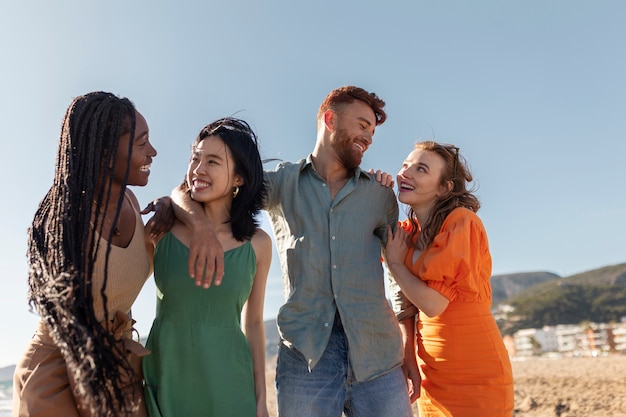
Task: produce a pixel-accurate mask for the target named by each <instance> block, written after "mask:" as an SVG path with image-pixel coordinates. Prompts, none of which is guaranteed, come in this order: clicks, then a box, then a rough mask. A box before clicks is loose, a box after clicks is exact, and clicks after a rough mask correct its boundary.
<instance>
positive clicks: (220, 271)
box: [172, 186, 224, 288]
mask: <svg viewBox="0 0 626 417" xmlns="http://www.w3.org/2000/svg"><path fill="white" fill-rule="evenodd" d="M172 202H173V204H172V207H173V209H174V214H175V215H176V218H177V219H178V220H180V221H181V222H182V223H184V224H185V225H187V226H188V227H189V229H190V230H191V241H190V243H189V259H188V261H187V266H188V268H189V276H191V278H194V279H195V280H196V285H197V286H202V287H204V288H209V287H210V286H211V281H212V282H213V283H214V284H215V285H220V284H221V283H222V278H223V277H224V249H223V248H222V245H221V244H220V242H219V241H218V240H217V237H216V236H215V229H214V226H213V225H212V224H211V223H210V222H209V221H208V219H207V217H206V216H205V215H204V213H203V212H202V205H201V204H200V203H198V202H196V201H194V200H192V199H191V197H190V196H189V193H186V192H184V191H183V190H182V188H181V186H178V187H176V188H174V190H173V191H172Z"/></svg>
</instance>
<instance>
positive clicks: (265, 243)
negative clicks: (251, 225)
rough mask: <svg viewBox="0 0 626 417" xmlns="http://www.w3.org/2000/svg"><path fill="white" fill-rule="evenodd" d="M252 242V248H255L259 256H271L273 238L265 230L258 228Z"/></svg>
mask: <svg viewBox="0 0 626 417" xmlns="http://www.w3.org/2000/svg"><path fill="white" fill-rule="evenodd" d="M250 242H251V243H252V247H253V248H254V252H255V253H256V254H257V256H260V255H263V256H267V255H268V254H269V255H270V256H271V253H272V238H271V237H270V235H269V234H268V233H267V232H266V231H265V230H263V229H261V228H257V229H256V232H254V235H253V236H252V239H250Z"/></svg>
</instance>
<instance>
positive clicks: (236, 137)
mask: <svg viewBox="0 0 626 417" xmlns="http://www.w3.org/2000/svg"><path fill="white" fill-rule="evenodd" d="M209 136H218V137H219V138H220V139H221V140H222V141H223V142H224V144H225V145H226V146H228V148H229V149H230V153H231V155H232V158H233V161H234V162H235V174H237V175H240V176H241V177H242V178H243V185H241V186H240V187H239V193H238V194H237V197H236V198H234V199H233V202H232V206H231V211H230V219H229V222H230V223H231V228H232V231H233V236H234V237H235V239H237V240H239V241H243V240H246V239H250V238H251V237H252V235H254V233H255V231H256V229H257V227H258V226H259V222H258V221H257V218H256V217H257V214H258V213H259V212H260V210H261V209H262V208H263V199H264V197H265V193H266V189H265V183H264V182H263V162H262V161H261V156H260V154H259V144H258V139H257V136H256V134H255V133H254V131H253V130H252V128H251V127H250V125H248V123H247V122H245V121H244V120H241V119H237V118H234V117H224V118H221V119H218V120H216V121H214V122H212V123H210V124H208V125H206V126H205V127H203V128H202V130H201V131H200V133H199V134H198V137H197V138H196V141H195V145H196V146H197V145H198V143H200V141H202V140H204V139H206V138H207V137H209Z"/></svg>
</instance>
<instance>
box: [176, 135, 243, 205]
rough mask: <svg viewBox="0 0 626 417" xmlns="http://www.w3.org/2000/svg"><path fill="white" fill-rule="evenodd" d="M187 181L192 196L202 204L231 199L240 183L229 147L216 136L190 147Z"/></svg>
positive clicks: (241, 182)
mask: <svg viewBox="0 0 626 417" xmlns="http://www.w3.org/2000/svg"><path fill="white" fill-rule="evenodd" d="M187 183H188V184H189V188H190V189H191V197H192V198H193V199H194V200H196V201H199V202H202V203H207V202H212V201H217V200H220V199H223V200H225V201H230V200H232V196H233V190H234V189H235V187H236V186H240V185H242V184H243V181H242V180H241V177H240V176H239V175H236V174H235V162H234V161H233V158H232V156H231V153H230V149H229V148H228V146H226V144H225V143H224V141H222V139H221V138H220V137H219V136H209V137H207V138H205V139H203V140H201V141H200V143H198V144H197V145H196V146H195V148H194V149H193V150H192V153H191V160H190V161H189V167H188V168H187Z"/></svg>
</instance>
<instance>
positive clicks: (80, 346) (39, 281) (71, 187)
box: [28, 92, 136, 416]
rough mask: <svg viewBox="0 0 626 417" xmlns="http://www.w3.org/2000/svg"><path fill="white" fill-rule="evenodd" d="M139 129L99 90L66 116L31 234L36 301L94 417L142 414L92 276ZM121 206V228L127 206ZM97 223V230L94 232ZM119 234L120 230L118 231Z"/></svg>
mask: <svg viewBox="0 0 626 417" xmlns="http://www.w3.org/2000/svg"><path fill="white" fill-rule="evenodd" d="M134 130H135V108H134V106H133V104H132V103H131V102H130V101H129V100H128V99H126V98H119V97H117V96H115V95H113V94H110V93H105V92H93V93H89V94H86V95H83V96H79V97H77V98H75V99H74V100H73V101H72V103H71V104H70V106H69V107H68V109H67V112H66V113H65V118H64V120H63V125H62V128H61V136H60V140H59V148H58V154H57V159H56V168H55V175H54V181H53V184H52V187H51V188H50V190H49V191H48V193H47V194H46V196H45V197H44V199H43V200H42V201H41V203H40V204H39V208H38V210H37V212H36V213H35V217H34V219H33V223H32V226H31V227H30V229H29V241H28V262H29V266H30V270H29V276H28V284H29V292H28V296H29V303H30V305H31V307H32V308H34V309H35V310H36V311H37V312H38V313H39V315H40V316H41V318H42V320H43V321H44V322H45V323H46V325H47V327H48V328H49V330H50V333H51V336H52V338H53V340H54V342H55V343H56V344H57V346H58V347H59V348H60V350H61V352H62V354H63V358H64V359H65V362H66V365H67V368H68V373H69V375H70V377H71V378H73V379H74V380H75V381H76V390H77V392H75V395H77V398H78V399H79V402H80V403H81V405H83V406H86V407H87V408H89V409H90V410H91V412H92V414H94V415H98V416H112V415H127V414H130V413H131V412H132V411H133V410H134V409H135V408H136V404H131V403H130V402H131V401H129V400H128V399H126V398H125V397H124V395H123V392H122V385H123V382H122V381H124V380H126V381H127V380H128V378H129V377H131V376H132V374H133V371H132V368H131V367H130V364H129V363H128V361H127V360H126V359H125V355H124V352H122V351H121V349H120V347H118V346H119V345H116V343H115V339H114V338H113V336H112V335H111V333H110V332H109V331H107V329H106V328H105V327H104V326H103V325H102V324H101V323H100V322H99V320H98V319H97V317H96V314H95V312H94V308H93V296H92V275H93V272H94V263H95V261H96V254H97V252H98V246H99V244H100V239H98V237H97V234H96V233H95V231H98V232H102V230H103V225H104V215H101V210H99V208H100V207H106V205H107V204H108V202H109V200H110V198H112V197H111V185H112V183H113V176H114V172H115V166H116V164H126V166H128V161H117V160H116V158H117V150H118V145H119V143H120V136H122V135H124V134H126V133H130V138H131V140H130V144H129V147H130V148H129V158H130V149H132V142H133V137H134ZM127 179H128V168H127V169H126V175H125V178H124V187H123V189H122V191H121V193H120V195H119V199H118V201H117V210H116V214H115V218H114V222H117V219H118V217H119V212H120V209H121V206H122V202H123V196H124V191H125V184H126V182H127ZM94 225H95V226H94ZM111 229H113V228H111ZM112 236H113V230H111V233H110V234H109V236H108V242H109V243H107V248H106V260H105V269H104V271H105V277H104V283H103V285H102V288H100V289H99V291H100V293H101V295H102V299H103V304H104V317H105V322H108V319H109V317H108V310H107V308H106V294H105V288H106V283H107V277H106V275H107V272H108V257H109V253H110V249H111V244H110V241H111V238H112Z"/></svg>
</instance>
